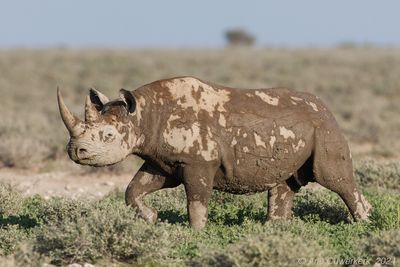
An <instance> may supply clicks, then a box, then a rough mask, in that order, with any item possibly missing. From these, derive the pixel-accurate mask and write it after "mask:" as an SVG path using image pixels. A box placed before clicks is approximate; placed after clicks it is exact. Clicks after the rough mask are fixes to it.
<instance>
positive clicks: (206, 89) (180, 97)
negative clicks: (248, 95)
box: [162, 77, 230, 117]
mask: <svg viewBox="0 0 400 267" xmlns="http://www.w3.org/2000/svg"><path fill="white" fill-rule="evenodd" d="M162 86H163V87H167V88H168V89H169V91H170V93H171V95H172V98H173V99H174V100H175V101H176V104H177V105H178V106H179V107H181V108H182V109H187V108H192V109H193V110H194V111H195V113H196V114H198V113H199V112H200V111H201V110H204V111H206V112H208V114H209V116H210V117H213V116H214V114H213V113H214V112H215V111H219V112H226V109H225V107H224V104H225V103H227V102H228V101H229V100H230V92H229V91H227V90H223V89H215V88H213V87H212V86H210V85H208V84H205V83H203V82H201V81H199V80H197V79H195V78H192V77H185V78H175V79H172V80H168V81H163V82H162ZM188 92H192V93H191V94H188Z"/></svg>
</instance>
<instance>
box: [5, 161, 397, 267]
mask: <svg viewBox="0 0 400 267" xmlns="http://www.w3.org/2000/svg"><path fill="white" fill-rule="evenodd" d="M362 166H364V165H362ZM367 166H374V165H373V163H372V162H368V165H367ZM378 166H379V165H378ZM374 168H377V167H376V166H375V167H374ZM361 169H362V170H364V171H365V170H370V169H369V168H361ZM360 174H362V175H360V177H364V176H369V174H368V171H367V173H364V172H361V171H360ZM397 174H398V173H397ZM363 175H364V176H363ZM371 177H374V176H373V175H371ZM399 177H400V176H399V175H397V179H399ZM377 179H378V178H377ZM361 180H362V181H363V180H364V178H361ZM381 183H382V182H381ZM362 184H363V185H364V186H363V189H364V190H363V191H364V192H365V195H366V198H367V199H368V200H369V201H370V203H371V204H372V206H373V207H374V211H373V213H372V215H371V220H370V222H360V223H351V218H350V214H349V213H348V211H347V208H346V207H345V205H344V204H343V202H342V201H341V199H340V198H339V197H338V196H337V195H336V194H334V193H332V192H330V191H328V190H312V191H310V190H304V189H302V190H301V191H300V192H299V193H298V194H296V197H295V205H294V218H293V219H292V220H290V221H276V222H267V223H264V218H265V215H266V208H267V200H266V194H265V193H260V194H254V195H243V196H240V195H239V196H238V195H231V194H226V193H221V192H214V193H213V196H212V200H211V202H210V211H209V223H208V226H207V228H206V229H205V230H204V231H194V230H192V229H191V228H189V226H188V223H187V214H186V208H185V205H186V200H185V194H184V191H183V188H181V187H180V188H177V189H171V190H164V191H160V192H157V193H155V194H153V195H150V196H149V197H148V198H147V199H146V201H147V202H148V204H149V205H151V206H153V207H155V208H156V209H157V210H158V211H159V221H158V222H157V224H156V225H149V224H147V223H145V222H144V221H142V220H140V219H137V218H136V217H135V213H134V211H133V210H131V209H130V208H127V207H126V206H125V204H124V200H123V194H122V193H121V192H118V191H115V192H113V193H111V194H109V195H108V196H106V197H104V198H102V199H100V200H83V199H80V200H79V199H78V200H70V199H63V198H52V199H50V200H44V199H42V198H41V197H39V196H34V197H26V198H23V197H22V196H21V195H19V194H18V193H16V192H14V191H13V189H12V188H11V187H9V186H4V185H2V186H1V187H0V188H1V190H2V192H5V194H3V199H2V202H1V204H0V208H1V209H0V210H1V214H0V254H1V255H3V258H4V259H7V260H8V261H14V263H20V262H21V258H22V259H23V260H24V262H23V263H25V264H27V263H29V264H34V263H35V262H36V263H38V264H40V263H43V262H47V263H49V262H50V263H52V264H56V265H60V264H70V263H76V262H78V263H84V262H89V263H96V264H100V265H101V264H107V263H110V262H111V261H112V262H114V264H117V265H122V264H127V263H128V264H133V265H139V266H158V265H166V266H187V265H189V266H276V265H279V266H293V265H296V264H297V263H298V262H299V261H308V262H314V261H316V262H314V263H318V264H322V265H328V264H329V262H318V261H322V260H326V261H329V260H331V261H332V260H336V261H339V260H341V262H337V263H338V264H339V265H345V263H344V261H345V260H356V259H358V260H364V261H367V262H369V263H370V264H372V263H374V262H375V261H376V259H377V258H378V257H382V258H383V257H386V258H388V259H389V258H390V259H395V258H396V257H397V259H399V256H400V255H399V254H400V248H399V246H398V244H399V243H398V242H399V238H400V194H399V189H398V187H397V185H396V184H394V183H392V182H391V181H389V183H388V184H386V187H387V189H388V190H391V191H390V192H391V193H387V192H383V191H381V190H377V189H376V188H375V187H374V185H375V182H371V181H370V183H362ZM11 203H19V204H18V205H10V204H11ZM391 263H393V262H391ZM394 264H395V263H394ZM389 265H390V264H389ZM392 265H393V264H392Z"/></svg>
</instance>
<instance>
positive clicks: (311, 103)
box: [306, 101, 318, 112]
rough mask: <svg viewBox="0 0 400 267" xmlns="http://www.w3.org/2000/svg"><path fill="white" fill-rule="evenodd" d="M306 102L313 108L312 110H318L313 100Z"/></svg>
mask: <svg viewBox="0 0 400 267" xmlns="http://www.w3.org/2000/svg"><path fill="white" fill-rule="evenodd" d="M306 104H307V105H309V106H310V107H312V109H313V110H314V111H316V112H317V111H318V107H317V105H316V104H315V103H314V102H311V101H306Z"/></svg>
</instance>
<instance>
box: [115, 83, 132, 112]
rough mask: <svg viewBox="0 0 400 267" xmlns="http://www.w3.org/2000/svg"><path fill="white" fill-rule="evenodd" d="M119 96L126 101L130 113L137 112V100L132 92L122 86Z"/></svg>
mask: <svg viewBox="0 0 400 267" xmlns="http://www.w3.org/2000/svg"><path fill="white" fill-rule="evenodd" d="M119 97H120V98H121V99H122V101H124V102H125V103H126V109H127V110H128V112H129V113H133V112H135V109H136V100H135V97H134V96H133V94H132V92H130V91H128V90H125V89H124V88H122V89H121V90H119Z"/></svg>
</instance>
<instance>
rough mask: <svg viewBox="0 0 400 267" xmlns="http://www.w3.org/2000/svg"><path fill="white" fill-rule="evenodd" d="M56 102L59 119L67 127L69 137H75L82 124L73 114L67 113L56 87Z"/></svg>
mask: <svg viewBox="0 0 400 267" xmlns="http://www.w3.org/2000/svg"><path fill="white" fill-rule="evenodd" d="M57 101H58V107H59V109H60V114H61V118H62V120H63V122H64V124H65V127H67V129H68V132H69V133H70V135H71V136H77V135H79V133H80V130H79V128H80V127H79V126H80V124H81V123H82V122H81V121H80V120H79V119H78V118H77V117H76V116H75V115H74V114H72V113H71V111H69V109H68V108H67V106H66V105H65V103H64V100H63V98H62V95H61V91H60V89H59V88H58V87H57Z"/></svg>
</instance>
